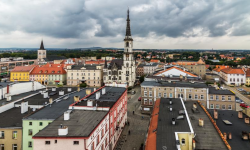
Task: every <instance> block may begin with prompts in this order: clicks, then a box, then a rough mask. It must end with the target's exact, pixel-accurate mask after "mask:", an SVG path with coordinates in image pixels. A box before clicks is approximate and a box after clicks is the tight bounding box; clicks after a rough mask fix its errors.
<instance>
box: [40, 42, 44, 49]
mask: <svg viewBox="0 0 250 150" xmlns="http://www.w3.org/2000/svg"><path fill="white" fill-rule="evenodd" d="M40 50H45V49H44V46H43V40H42V41H41V45H40Z"/></svg>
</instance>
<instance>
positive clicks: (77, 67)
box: [71, 65, 100, 70]
mask: <svg viewBox="0 0 250 150" xmlns="http://www.w3.org/2000/svg"><path fill="white" fill-rule="evenodd" d="M96 66H100V65H73V66H72V68H71V70H81V68H83V67H84V68H86V70H99V69H96Z"/></svg>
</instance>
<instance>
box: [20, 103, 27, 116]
mask: <svg viewBox="0 0 250 150" xmlns="http://www.w3.org/2000/svg"><path fill="white" fill-rule="evenodd" d="M28 108H29V105H28V102H22V103H21V114H23V113H26V112H27V111H28Z"/></svg>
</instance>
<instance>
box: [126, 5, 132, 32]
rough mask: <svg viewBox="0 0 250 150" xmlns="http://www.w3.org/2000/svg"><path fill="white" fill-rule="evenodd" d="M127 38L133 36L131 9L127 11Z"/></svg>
mask: <svg viewBox="0 0 250 150" xmlns="http://www.w3.org/2000/svg"><path fill="white" fill-rule="evenodd" d="M126 36H131V30H130V19H129V9H128V11H127V28H126Z"/></svg>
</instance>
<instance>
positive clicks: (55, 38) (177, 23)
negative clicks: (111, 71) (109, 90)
mask: <svg viewBox="0 0 250 150" xmlns="http://www.w3.org/2000/svg"><path fill="white" fill-rule="evenodd" d="M128 7H129V8H130V20H131V32H132V36H133V39H134V48H137V49H140V48H162V49H212V48H213V49H250V0H0V48H8V47H30V48H35V47H39V44H40V42H41V39H43V40H44V44H45V48H46V47H47V48H48V47H49V48H59V47H61V48H79V47H93V46H95V47H96V46H100V47H120V48H122V47H123V38H124V35H125V28H126V12H127V8H128Z"/></svg>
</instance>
